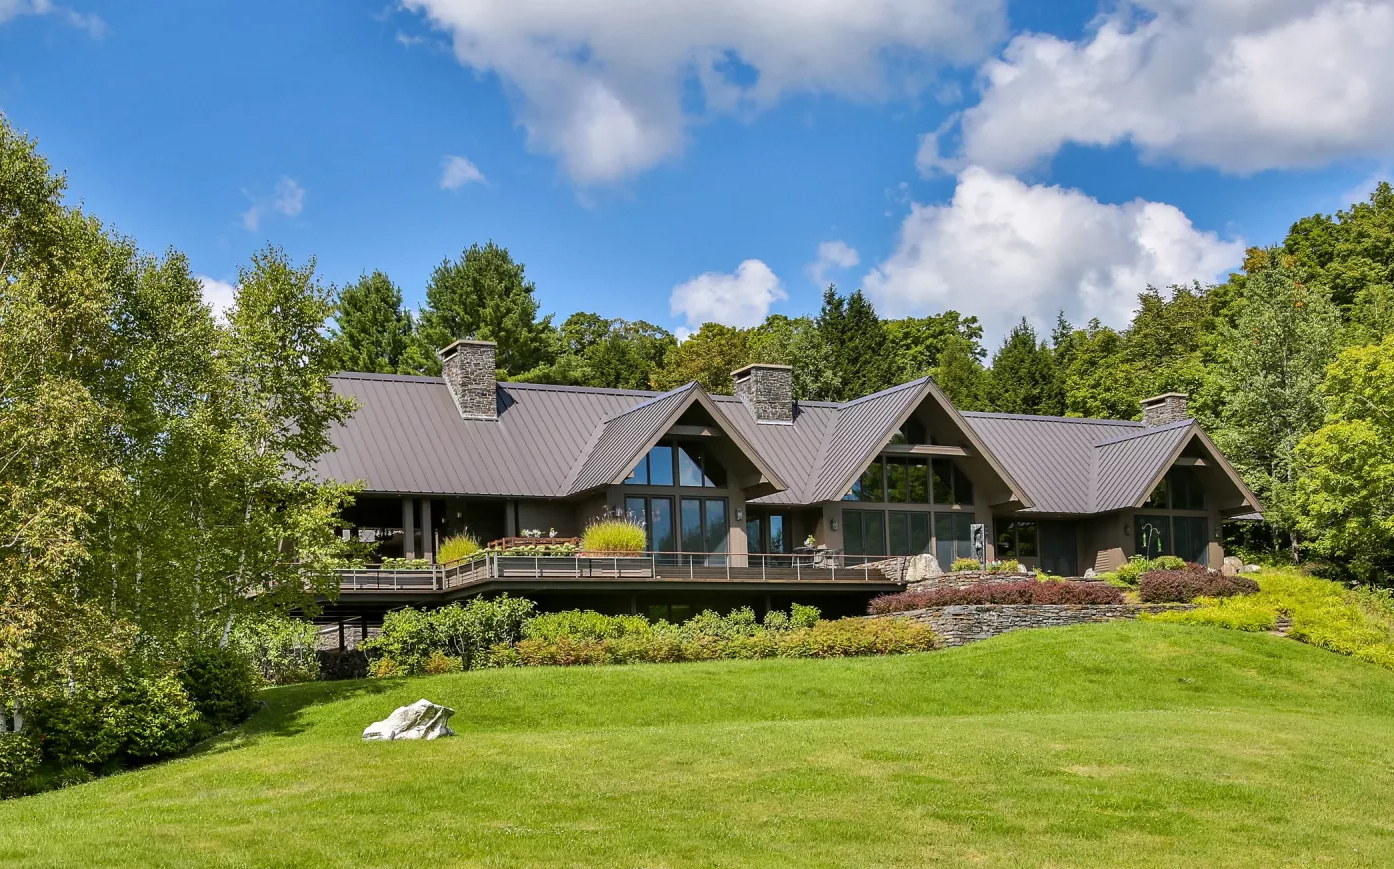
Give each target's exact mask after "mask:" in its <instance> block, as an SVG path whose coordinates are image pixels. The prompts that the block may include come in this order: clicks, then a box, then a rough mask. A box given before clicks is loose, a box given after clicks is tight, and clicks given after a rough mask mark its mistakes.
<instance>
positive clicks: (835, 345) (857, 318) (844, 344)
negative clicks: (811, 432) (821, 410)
mask: <svg viewBox="0 0 1394 869" xmlns="http://www.w3.org/2000/svg"><path fill="white" fill-rule="evenodd" d="M817 323H818V332H819V334H820V335H821V336H822V338H823V341H824V343H825V344H827V346H828V352H829V356H830V358H831V361H832V368H833V370H834V371H835V372H836V378H835V381H834V382H835V383H836V387H835V390H836V391H835V393H834V394H833V395H831V396H830V399H831V400H834V401H850V400H851V399H854V398H860V397H861V396H863V395H869V394H871V393H873V392H879V391H880V390H882V389H885V388H886V387H888V386H894V385H895V375H896V367H895V359H894V357H893V356H892V353H891V348H890V340H889V338H888V336H887V334H886V324H885V323H884V322H883V321H882V320H881V318H880V317H878V316H876V309H875V308H874V307H872V304H871V302H870V301H869V300H868V299H867V298H866V296H865V295H863V294H862V291H861V290H856V291H854V292H853V293H852V294H851V295H850V296H848V297H846V298H845V299H844V298H843V297H842V296H840V295H838V292H837V287H835V286H832V285H829V286H828V289H827V290H826V291H825V292H824V293H823V308H822V310H821V311H820V312H819V314H818V320H817Z"/></svg>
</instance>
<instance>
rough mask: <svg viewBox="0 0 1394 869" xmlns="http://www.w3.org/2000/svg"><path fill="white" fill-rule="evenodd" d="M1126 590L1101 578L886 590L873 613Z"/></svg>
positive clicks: (1054, 600) (1115, 597)
mask: <svg viewBox="0 0 1394 869" xmlns="http://www.w3.org/2000/svg"><path fill="white" fill-rule="evenodd" d="M1121 603H1123V593H1122V592H1121V591H1120V590H1118V589H1117V588H1114V587H1113V586H1111V585H1106V584H1104V583H1098V582H1037V581H1035V580H1023V581H1020V582H1001V583H991V584H988V583H983V584H979V585H973V586H969V587H967V588H940V589H935V590H933V591H907V592H901V593H899V594H886V595H881V596H880V597H877V598H874V599H873V600H872V601H871V605H870V607H869V611H870V612H871V613H872V614H873V615H879V614H882V613H894V612H906V611H908V610H918V609H925V608H927V607H941V606H953V605H956V604H1121Z"/></svg>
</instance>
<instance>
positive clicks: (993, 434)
mask: <svg viewBox="0 0 1394 869" xmlns="http://www.w3.org/2000/svg"><path fill="white" fill-rule="evenodd" d="M962 416H963V417H964V419H965V420H967V422H968V424H969V425H970V426H972V428H973V430H974V431H975V432H976V433H977V434H978V436H979V438H981V439H982V441H983V442H984V443H985V444H987V447H988V449H989V450H991V451H992V454H993V455H995V456H996V457H997V459H998V460H999V461H1000V462H1001V463H1002V464H1004V465H1005V466H1006V467H1008V468H1009V469H1010V471H1011V474H1012V477H1013V478H1014V479H1015V480H1016V481H1017V482H1018V483H1020V484H1021V486H1022V488H1024V489H1025V490H1026V494H1027V495H1028V496H1029V497H1030V498H1031V500H1032V501H1033V502H1034V506H1033V507H1031V508H1028V509H1026V510H1023V511H1021V512H1023V513H1088V512H1090V510H1091V507H1090V504H1091V502H1092V501H1093V492H1094V486H1093V467H1094V445H1095V444H1097V443H1099V442H1100V441H1104V440H1108V439H1111V438H1114V437H1117V436H1119V435H1120V434H1133V433H1136V432H1140V431H1146V430H1147V429H1146V428H1145V427H1144V425H1143V424H1142V423H1140V422H1128V421H1123V420H1104V419H1077V418H1074V417H1063V416H1025V415H1021V414H1005V413H975V412H968V411H965V412H963V414H962Z"/></svg>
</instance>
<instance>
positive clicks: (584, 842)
mask: <svg viewBox="0 0 1394 869" xmlns="http://www.w3.org/2000/svg"><path fill="white" fill-rule="evenodd" d="M420 697H426V698H429V699H431V700H434V701H436V702H439V703H445V704H448V705H450V706H453V707H454V708H455V709H456V710H458V714H457V715H456V716H455V718H454V720H453V722H452V724H453V726H454V727H455V729H456V730H457V731H458V732H459V734H460V735H459V736H458V737H457V738H455V739H447V740H439V741H436V742H432V743H367V744H365V743H361V742H360V741H359V739H358V736H359V733H360V731H361V730H362V728H363V727H364V726H365V725H366V724H368V723H369V722H370V721H373V720H374V719H378V718H382V717H384V716H385V715H386V714H387V713H388V712H389V711H391V710H392V709H393V708H394V707H396V706H399V705H402V704H404V703H409V702H411V701H414V700H416V699H418V698H420ZM266 701H267V704H268V705H267V709H266V710H265V711H264V712H262V713H261V714H259V715H258V716H257V717H256V718H254V719H253V720H252V721H251V722H249V723H248V724H247V725H246V726H245V727H244V728H243V730H242V731H241V732H239V733H238V734H235V735H232V736H230V737H226V738H224V739H222V740H220V741H218V742H217V743H216V744H214V745H211V746H209V747H207V748H206V750H205V751H203V752H202V753H201V754H199V755H197V756H195V757H191V758H188V759H184V760H180V761H176V762H173V763H168V764H164V765H160V766H156V767H150V768H147V769H144V770H140V771H137V772H134V773H128V774H124V775H119V776H114V777H112V778H108V779H104V780H100V781H97V782H94V783H92V784H88V785H83V786H80V787H74V788H69V789H67V790H64V791H58V792H54V793H49V794H44V795H41V796H38V797H31V798H26V799H22V800H15V801H10V802H8V803H0V865H5V866H7V867H9V866H160V865H180V866H314V867H323V866H431V867H436V866H501V867H502V866H509V867H512V866H529V865H549V866H790V867H794V866H798V867H809V866H907V867H908V866H917V867H918V866H925V865H929V864H936V865H965V866H970V865H971V866H986V867H994V866H1051V867H1064V866H1132V867H1145V866H1181V865H1185V866H1236V867H1239V866H1243V867H1251V866H1287V865H1294V866H1295V865H1311V864H1317V863H1320V864H1323V865H1331V866H1372V867H1373V866H1389V865H1394V752H1392V751H1391V750H1390V746H1391V745H1394V672H1390V671H1387V670H1383V669H1380V668H1377V667H1375V666H1373V665H1370V664H1365V663H1361V662H1358V661H1355V660H1352V659H1350V658H1344V657H1340V656H1337V655H1333V654H1331V653H1328V652H1324V651H1321V650H1319V649H1315V648H1311V647H1309V646H1304V645H1301V644H1299V643H1296V642H1293V641H1291V640H1285V639H1280V638H1276V637H1272V636H1268V635H1264V634H1244V633H1240V632H1234V631H1225V630H1220V629H1215V628H1203V627H1187V626H1177V625H1164V624H1138V623H1117V624H1109V625H1092V626H1085V627H1079V628H1066V629H1055V630H1048V631H1033V632H1024V633H1016V634H1010V635H1007V636H1004V637H999V638H997V639H995V640H991V641H988V642H984V643H980V644H977V645H974V646H969V647H965V648H962V649H956V650H952V651H947V652H935V653H929V654H921V655H908V656H903V657H894V658H881V659H855V660H832V661H785V660H775V661H754V662H722V663H712V664H683V665H655V666H634V667H607V668H594V669H589V668H574V669H550V668H542V669H527V670H510V671H485V672H475V673H466V674H461V675H453V676H438V677H429V678H422V679H412V680H400V681H397V680H382V681H375V682H350V683H320V684H311V685H304V686H295V687H290V688H282V689H275V690H271V691H268V692H266Z"/></svg>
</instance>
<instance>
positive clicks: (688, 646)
mask: <svg viewBox="0 0 1394 869" xmlns="http://www.w3.org/2000/svg"><path fill="white" fill-rule="evenodd" d="M936 644H937V638H936V637H935V635H934V632H933V631H931V630H930V629H929V628H927V627H925V626H923V625H917V624H915V623H913V622H908V621H901V620H895V619H885V620H872V619H839V620H837V621H820V622H818V623H817V624H815V625H813V626H812V627H800V628H792V629H789V630H782V631H768V630H761V629H758V628H757V629H756V630H754V631H752V632H749V633H744V634H735V635H729V636H715V635H712V634H696V635H688V636H683V635H682V634H680V633H679V632H676V631H663V630H658V631H650V632H649V633H634V634H627V635H625V636H621V637H616V638H604V639H578V638H573V637H566V636H561V637H556V638H552V639H546V640H543V639H524V640H521V641H519V642H518V644H517V645H516V646H512V647H508V646H500V647H495V648H494V649H493V650H492V652H491V656H490V659H491V661H492V662H493V663H494V665H495V666H530V667H537V666H554V667H568V666H580V665H599V664H636V663H677V662H683V661H714V660H720V659H730V660H736V659H740V660H753V659H761V658H839V657H853V656H863V655H895V654H902V653H905V652H919V651H928V650H930V649H933V648H935V646H936Z"/></svg>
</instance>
